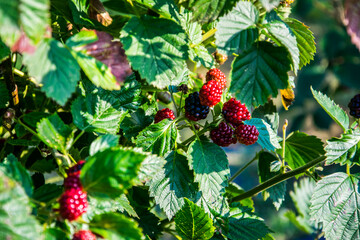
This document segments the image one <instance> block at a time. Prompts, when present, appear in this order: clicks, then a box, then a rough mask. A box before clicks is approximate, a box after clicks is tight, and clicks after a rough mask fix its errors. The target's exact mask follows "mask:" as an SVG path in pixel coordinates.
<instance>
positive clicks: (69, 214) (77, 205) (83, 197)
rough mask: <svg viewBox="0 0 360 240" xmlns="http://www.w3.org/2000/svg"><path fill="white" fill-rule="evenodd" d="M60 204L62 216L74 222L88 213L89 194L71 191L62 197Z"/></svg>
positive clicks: (76, 190) (77, 190)
mask: <svg viewBox="0 0 360 240" xmlns="http://www.w3.org/2000/svg"><path fill="white" fill-rule="evenodd" d="M59 203H60V214H61V216H62V217H63V218H64V219H68V220H69V221H73V220H75V219H77V218H78V217H79V216H81V215H82V214H83V213H85V212H86V210H87V207H88V201H87V194H86V192H83V191H82V190H80V189H69V190H66V191H65V192H64V193H63V194H62V195H61V197H60V200H59Z"/></svg>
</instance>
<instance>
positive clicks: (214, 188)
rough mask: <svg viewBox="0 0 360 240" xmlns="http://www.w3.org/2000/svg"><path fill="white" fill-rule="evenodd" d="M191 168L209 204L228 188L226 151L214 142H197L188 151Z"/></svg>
mask: <svg viewBox="0 0 360 240" xmlns="http://www.w3.org/2000/svg"><path fill="white" fill-rule="evenodd" d="M188 158H189V166H190V169H191V170H194V174H195V182H198V183H199V191H201V192H202V194H203V197H204V198H205V199H206V200H207V201H208V202H213V201H214V200H216V199H217V198H218V196H219V195H220V194H222V193H225V187H227V186H228V178H229V176H230V169H229V161H228V159H227V156H226V154H225V152H224V150H223V149H222V148H221V147H219V146H218V145H216V144H215V143H212V142H207V141H199V140H195V141H194V142H192V143H191V144H190V146H189V149H188Z"/></svg>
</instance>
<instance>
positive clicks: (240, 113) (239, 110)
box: [222, 98, 251, 126]
mask: <svg viewBox="0 0 360 240" xmlns="http://www.w3.org/2000/svg"><path fill="white" fill-rule="evenodd" d="M222 113H223V115H224V118H225V120H226V121H227V122H229V123H232V124H234V125H235V126H238V125H240V124H241V123H242V122H243V121H245V120H249V119H250V117H251V116H250V113H249V111H248V109H247V108H246V106H245V104H241V102H240V101H237V100H235V98H231V99H230V100H229V101H227V102H226V103H224V106H223V109H222Z"/></svg>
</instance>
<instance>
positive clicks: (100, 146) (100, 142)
mask: <svg viewBox="0 0 360 240" xmlns="http://www.w3.org/2000/svg"><path fill="white" fill-rule="evenodd" d="M118 142H119V136H117V135H109V134H107V135H102V136H100V137H98V138H97V139H95V140H94V141H93V142H92V143H91V145H90V150H89V154H90V156H92V155H94V154H96V153H97V152H101V151H103V150H105V149H107V148H110V147H116V146H117V145H118Z"/></svg>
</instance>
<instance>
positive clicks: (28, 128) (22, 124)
mask: <svg viewBox="0 0 360 240" xmlns="http://www.w3.org/2000/svg"><path fill="white" fill-rule="evenodd" d="M14 121H15V122H16V123H18V124H20V125H21V126H23V127H24V128H25V129H26V130H28V131H29V132H30V133H31V134H33V135H34V136H36V137H37V138H38V139H41V138H40V137H39V135H38V134H37V133H36V132H35V131H34V130H32V129H31V128H30V127H28V126H27V125H25V123H23V122H22V121H21V120H20V119H16V118H15V119H14Z"/></svg>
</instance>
